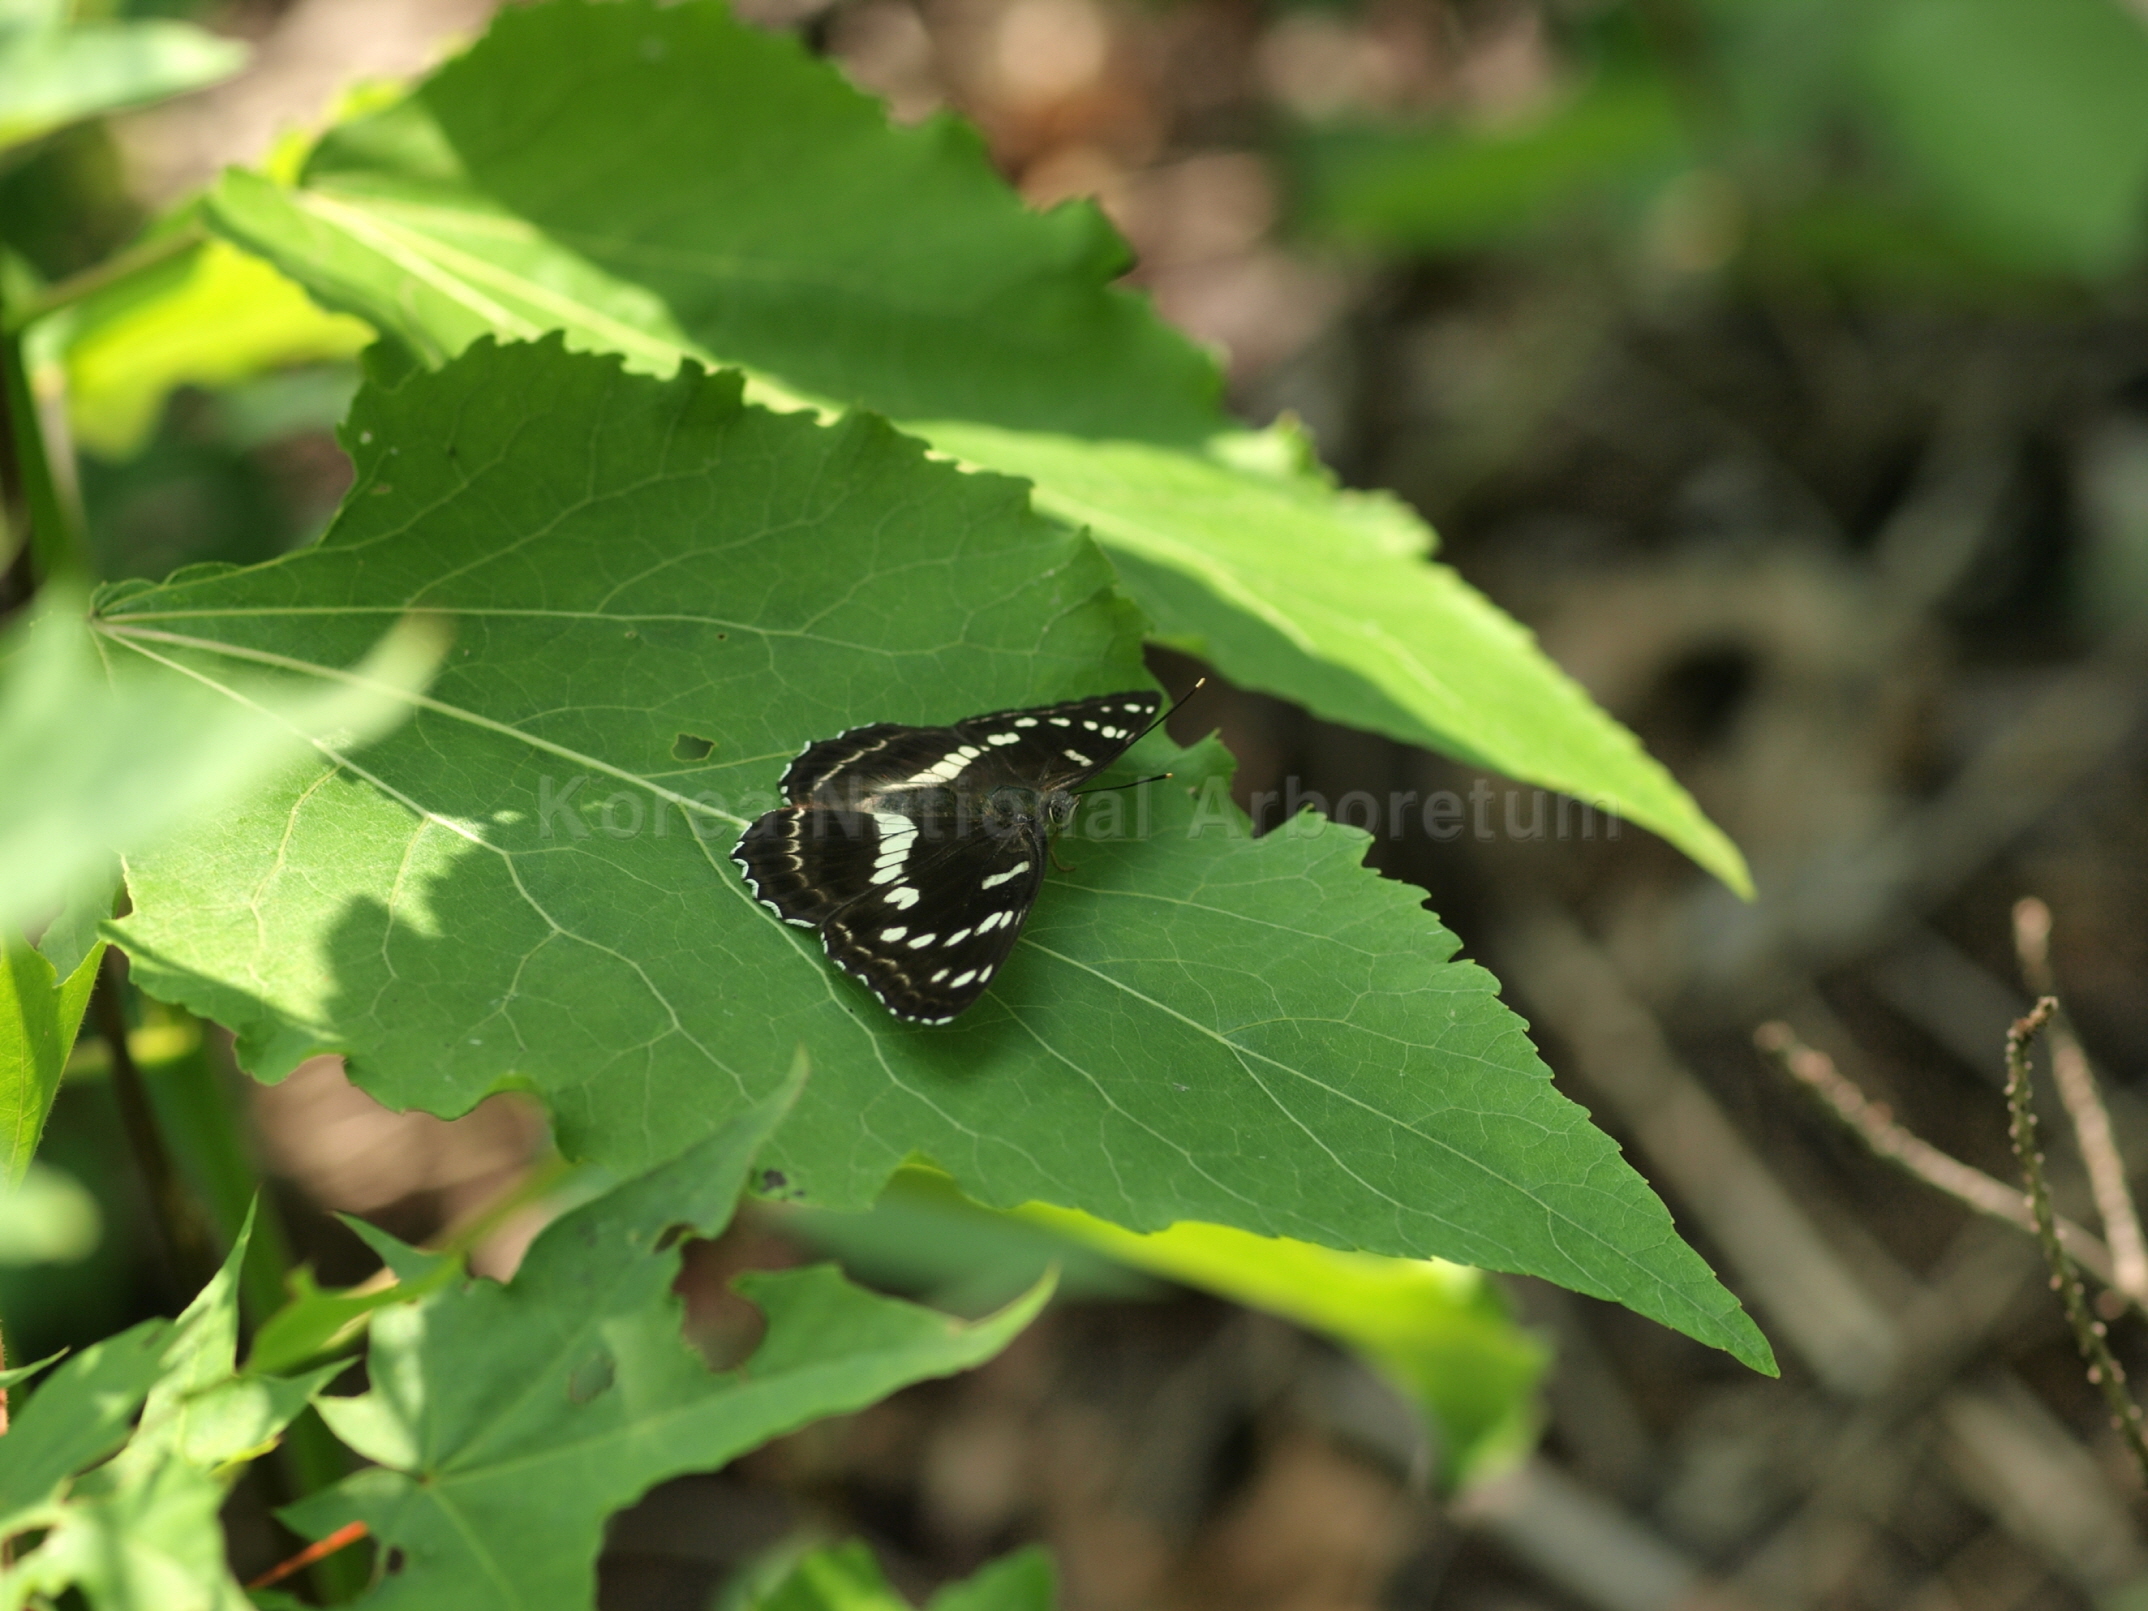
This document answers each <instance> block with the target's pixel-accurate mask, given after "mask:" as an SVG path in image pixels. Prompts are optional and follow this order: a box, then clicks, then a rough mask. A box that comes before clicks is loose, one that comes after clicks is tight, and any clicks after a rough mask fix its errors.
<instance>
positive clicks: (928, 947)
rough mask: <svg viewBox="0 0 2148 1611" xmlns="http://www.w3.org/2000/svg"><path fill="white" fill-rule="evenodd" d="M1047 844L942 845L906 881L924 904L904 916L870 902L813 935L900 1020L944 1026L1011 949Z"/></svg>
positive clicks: (1035, 887)
mask: <svg viewBox="0 0 2148 1611" xmlns="http://www.w3.org/2000/svg"><path fill="white" fill-rule="evenodd" d="M1045 854H1046V846H1045V841H1044V838H1043V835H1042V834H1039V835H1038V836H1037V838H1036V840H1035V841H1034V843H1033V844H1027V845H1025V844H1023V843H1022V842H1021V841H1020V840H1018V839H988V840H985V841H983V842H982V844H975V843H973V844H965V845H959V846H952V847H949V848H948V849H947V850H945V851H944V852H942V853H941V854H939V855H936V856H932V857H930V858H928V859H927V860H926V861H925V863H924V864H923V865H922V866H920V867H919V868H918V869H917V871H916V873H915V874H914V875H913V876H914V877H915V878H916V881H917V882H916V887H917V888H918V889H920V890H921V891H922V892H923V897H924V898H923V899H921V900H920V901H918V902H917V903H916V904H915V905H913V906H908V907H905V908H904V909H902V910H899V911H898V910H895V909H892V908H889V907H888V906H887V905H886V904H885V903H883V902H881V901H879V900H875V899H868V900H862V901H858V902H855V903H853V904H852V905H850V906H847V907H845V908H844V909H843V910H842V911H840V912H838V913H836V914H835V915H834V916H833V917H831V918H829V919H828V921H827V923H826V924H825V925H824V926H823V927H822V929H821V939H822V940H823V941H824V942H825V944H826V945H827V948H828V955H829V956H831V957H833V958H834V959H835V961H836V963H837V964H838V965H839V966H840V967H841V968H842V969H843V970H844V971H845V972H846V973H851V974H854V975H856V976H857V977H858V978H860V979H862V980H864V981H865V983H866V984H867V985H868V986H870V987H871V989H872V991H873V994H875V995H876V996H878V997H879V998H880V999H881V1001H882V1002H883V1003H885V1004H886V1006H887V1008H888V1010H889V1011H890V1012H892V1013H894V1014H895V1015H896V1016H897V1017H900V1018H910V1019H915V1020H917V1021H919V1022H921V1023H928V1024H944V1023H946V1022H947V1021H948V1020H949V1019H951V1018H953V1017H955V1016H956V1014H958V1013H960V1012H961V1011H962V1010H963V1009H964V1008H966V1007H968V1006H969V1005H970V1004H971V1003H972V1002H974V1001H975V1000H976V999H977V998H978V997H979V996H981V995H983V994H984V993H985V991H986V989H987V988H989V987H990V985H991V983H992V979H993V976H994V975H995V974H997V973H998V972H999V969H1000V965H1001V964H1002V963H1003V962H1005V961H1006V960H1007V957H1008V955H1009V954H1010V953H1011V952H1012V951H1013V950H1014V942H1015V940H1016V939H1017V938H1019V937H1020V935H1021V932H1022V925H1023V924H1024V923H1025V922H1027V921H1028V918H1029V909H1030V907H1031V906H1033V905H1034V904H1035V903H1036V898H1037V890H1038V887H1039V886H1040V885H1041V884H1042V883H1043V882H1044V860H1045Z"/></svg>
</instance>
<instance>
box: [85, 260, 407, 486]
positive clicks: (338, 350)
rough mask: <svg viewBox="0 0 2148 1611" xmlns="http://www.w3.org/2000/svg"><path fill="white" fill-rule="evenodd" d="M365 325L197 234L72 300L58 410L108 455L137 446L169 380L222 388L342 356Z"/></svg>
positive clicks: (357, 343) (365, 339)
mask: <svg viewBox="0 0 2148 1611" xmlns="http://www.w3.org/2000/svg"><path fill="white" fill-rule="evenodd" d="M372 339H373V331H372V328H371V327H370V326H369V325H366V324H363V323H361V322H360V321H359V320H356V319H353V318H351V317H350V316H349V315H347V314H339V313H324V312H323V311H322V310H321V309H320V307H319V306H318V305H317V304H315V303H314V302H313V301H312V300H311V299H310V298H308V297H307V296H306V294H305V292H303V291H302V290H300V289H299V288H298V287H297V286H296V285H294V284H292V283H291V281H289V280H288V279H286V278H284V276H282V275H281V274H278V273H277V272H276V271H275V269H273V268H271V267H270V266H269V265H268V264H267V263H266V262H264V261H263V260H262V259H260V258H258V257H254V256H252V255H250V254H248V253H245V252H241V251H239V250H238V249H237V248H236V247H234V246H231V245H230V244H229V243H227V242H224V241H220V240H211V241H207V242H204V243H203V244H202V245H201V246H199V247H197V248H195V249H194V250H193V251H191V252H188V253H186V254H184V255H183V256H181V257H179V258H177V259H174V260H171V261H168V262H165V263H162V264H159V265H158V266H157V268H156V269H155V270H154V271H152V272H150V273H147V274H144V275H142V276H139V277H138V278H137V279H136V280H133V281H130V282H129V283H127V284H124V285H122V286H119V287H115V288H114V289H113V290H112V291H111V292H109V293H107V294H105V295H103V296H99V297H95V298H92V299H90V300H88V301H86V302H85V303H83V304H82V305H80V306H79V307H77V308H76V310H75V313H74V317H73V319H72V321H71V322H70V325H69V328H68V332H67V345H66V365H67V418H68V423H69V426H70V427H71V429H72V430H73V432H74V436H75V440H76V441H77V442H79V443H80V444H81V445H82V446H83V447H85V448H87V449H88V450H89V451H91V452H92V453H97V454H101V455H103V456H104V457H106V458H109V459H117V458H126V457H128V456H130V455H132V454H134V453H136V452H138V451H139V450H140V449H141V447H142V445H143V444H144V443H145V442H146V441H147V440H148V438H149V434H150V432H151V431H153V430H155V429H156V424H157V419H158V416H159V415H160V414H161V413H162V411H163V407H164V400H165V399H166V398H167V397H169V396H170V395H171V393H172V392H173V390H175V389H176V388H178V387H180V386H205V387H219V386H229V385H231V384H233V383H234V382H237V381H240V380H245V379H247V378H249V377H251V376H254V375H258V374H260V373H262V372H263V371H264V370H268V369H274V368H278V367H282V366H284V365H290V364H302V363H313V362H318V361H321V360H324V359H332V358H350V357H354V356H356V355H357V353H358V352H359V351H360V350H361V349H363V348H364V347H365V346H366V345H367V343H369V342H370V341H372Z"/></svg>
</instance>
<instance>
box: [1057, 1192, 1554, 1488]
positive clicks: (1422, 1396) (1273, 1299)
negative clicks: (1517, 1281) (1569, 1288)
mask: <svg viewBox="0 0 2148 1611" xmlns="http://www.w3.org/2000/svg"><path fill="white" fill-rule="evenodd" d="M1019 1212H1020V1213H1021V1214H1022V1215H1023V1216H1024V1217H1026V1218H1029V1219H1031V1220H1033V1221H1035V1222H1037V1223H1040V1224H1043V1225H1048V1226H1050V1227H1052V1228H1053V1229H1054V1230H1056V1231H1058V1232H1059V1233H1060V1234H1061V1235H1063V1236H1066V1237H1067V1238H1069V1239H1070V1240H1072V1241H1074V1242H1076V1243H1079V1244H1082V1245H1085V1246H1088V1247H1093V1248H1098V1249H1100V1250H1102V1251H1104V1252H1107V1253H1110V1254H1111V1255H1113V1256H1114V1257H1115V1258H1119V1259H1122V1260H1124V1261H1125V1262H1126V1263H1128V1264H1131V1265H1133V1266H1134V1267H1135V1268H1136V1269H1142V1270H1148V1271H1151V1272H1153V1273H1154V1274H1157V1275H1163V1276H1169V1277H1170V1278H1171V1279H1173V1280H1175V1281H1183V1282H1185V1283H1186V1284H1187V1285H1188V1286H1194V1287H1199V1288H1201V1289H1203V1290H1204V1291H1208V1292H1213V1293H1215V1294H1217V1295H1218V1296H1219V1297H1224V1298H1229V1299H1231V1300H1232V1301H1234V1302H1237V1303H1243V1304H1246V1305H1249V1306H1250V1307H1253V1308H1256V1309H1265V1310H1267V1311H1268V1312H1269V1313H1271V1314H1278V1315H1282V1316H1283V1317H1284V1318H1286V1319H1289V1320H1295V1321H1297V1322H1298V1323H1299V1324H1300V1325H1302V1326H1305V1327H1307V1328H1308V1329H1310V1330H1313V1331H1317V1332H1321V1333H1323V1334H1324V1335H1326V1336H1329V1337H1332V1338H1334V1339H1335V1340H1336V1341H1337V1342H1340V1343H1343V1344H1345V1345H1346V1346H1348V1347H1351V1348H1354V1349H1356V1350H1357V1351H1358V1352H1359V1353H1361V1354H1363V1355H1364V1356H1365V1357H1366V1358H1367V1359H1368V1360H1370V1361H1371V1362H1372V1363H1373V1364H1374V1365H1375V1366H1376V1367H1377V1368H1378V1369H1379V1370H1381V1371H1382V1372H1383V1373H1384V1374H1385V1375H1386V1376H1387V1378H1388V1380H1389V1381H1391V1382H1392V1383H1393V1384H1394V1385H1395V1386H1396V1387H1397V1388H1399V1389H1400V1390H1401V1391H1402V1392H1403V1393H1404V1394H1406V1395H1407V1396H1408V1397H1409V1398H1410V1399H1412V1400H1413V1401H1414V1402H1415V1403H1417V1404H1418V1405H1419V1406H1420V1407H1421V1408H1422V1409H1423V1410H1424V1412H1425V1415H1426V1418H1427V1420H1428V1421H1429V1423H1430V1431H1431V1434H1432V1437H1433V1441H1434V1444H1435V1447H1436V1451H1437V1455H1436V1458H1437V1464H1438V1475H1439V1479H1440V1482H1441V1485H1442V1486H1443V1487H1446V1488H1449V1489H1453V1488H1458V1487H1460V1486H1462V1485H1464V1484H1466V1483H1469V1482H1474V1481H1477V1480H1479V1479H1481V1478H1483V1477H1485V1476H1488V1475H1491V1474H1492V1473H1495V1472H1497V1471H1499V1470H1501V1469H1503V1468H1505V1467H1507V1466H1509V1465H1511V1464H1512V1463H1513V1462H1514V1461H1515V1460H1517V1459H1519V1458H1520V1457H1521V1456H1522V1455H1524V1454H1526V1453H1528V1451H1529V1448H1530V1445H1531V1444H1532V1443H1533V1442H1534V1441H1535V1438H1536V1430H1537V1422H1538V1418H1539V1410H1538V1405H1537V1401H1536V1386H1537V1382H1538V1380H1539V1379H1540V1378H1541V1377H1542V1376H1543V1374H1544V1371H1545V1369H1546V1368H1547V1367H1548V1366H1549V1365H1550V1363H1551V1350H1550V1349H1549V1348H1548V1347H1547V1346H1546V1345H1545V1344H1544V1342H1543V1341H1542V1340H1541V1339H1540V1338H1537V1337H1534V1336H1532V1335H1531V1334H1530V1333H1528V1332H1526V1331H1524V1330H1522V1329H1521V1327H1519V1326H1517V1325H1516V1324H1515V1323H1514V1318H1513V1316H1512V1314H1511V1313H1510V1312H1509V1311H1508V1308H1507V1304H1506V1300H1505V1298H1504V1297H1503V1296H1502V1294H1501V1293H1500V1292H1499V1290H1498V1289H1497V1288H1496V1287H1494V1286H1493V1285H1492V1283H1491V1282H1490V1281H1489V1280H1487V1279H1486V1277H1485V1275H1484V1272H1483V1271H1481V1270H1473V1269H1470V1268H1469V1267H1468V1266H1466V1265H1459V1264H1449V1263H1446V1262H1444V1261H1441V1260H1434V1259H1381V1258H1372V1257H1370V1256H1368V1255H1366V1254H1363V1253H1345V1252H1338V1251H1337V1250H1335V1249H1333V1248H1326V1247H1315V1246H1312V1245H1311V1244H1309V1243H1305V1242H1293V1241H1289V1240H1279V1239H1276V1238H1273V1237H1265V1236H1251V1235H1248V1234H1247V1233H1246V1232H1244V1231H1239V1230H1233V1229H1231V1228H1230V1227H1229V1226H1225V1225H1194V1224H1181V1225H1174V1226H1172V1227H1171V1228H1170V1229H1169V1230H1166V1231H1157V1232H1154V1233H1152V1234H1150V1235H1147V1236H1140V1235H1136V1234H1135V1233H1134V1232H1132V1231H1127V1230H1122V1229H1120V1228H1119V1227H1118V1226H1116V1225H1109V1224H1106V1223H1104V1222H1103V1221H1102V1220H1098V1219H1095V1218H1093V1217H1091V1216H1089V1215H1086V1214H1077V1213H1073V1212H1071V1211H1069V1210H1067V1209H1059V1208H1048V1207H1046V1206H1044V1205H1042V1204H1035V1203H1033V1204H1030V1205H1029V1206H1027V1207H1025V1208H1023V1209H1021V1210H1020V1211H1019Z"/></svg>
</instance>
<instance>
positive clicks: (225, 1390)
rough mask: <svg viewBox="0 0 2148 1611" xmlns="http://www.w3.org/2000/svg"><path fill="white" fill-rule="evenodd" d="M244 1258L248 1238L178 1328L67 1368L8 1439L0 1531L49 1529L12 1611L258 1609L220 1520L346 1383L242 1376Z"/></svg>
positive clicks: (128, 1338) (3, 1587)
mask: <svg viewBox="0 0 2148 1611" xmlns="http://www.w3.org/2000/svg"><path fill="white" fill-rule="evenodd" d="M245 1256H246V1236H245V1235H244V1234H243V1233H242V1234H241V1235H240V1237H239V1239H238V1243H237V1245H236V1246H235V1247H234V1248H233V1249H232V1253H231V1256H230V1258H229V1259H227V1260H226V1261H225V1263H224V1266H223V1268H222V1269H221V1270H220V1271H219V1272H218V1273H217V1275H216V1276H215V1278H214V1279H213V1280H211V1281H210V1283H209V1284H208V1286H206V1287H204V1288H203V1289H202V1291H201V1294H200V1295H199V1296H198V1297H196V1298H195V1300H194V1301H193V1302H192V1303H191V1304H189V1305H188V1306H187V1309H186V1312H185V1313H183V1314H182V1315H180V1317H179V1318H178V1320H177V1321H175V1322H172V1323H171V1324H169V1325H167V1324H166V1323H165V1322H162V1321H148V1322H144V1323H143V1324H142V1325H139V1326H136V1327H135V1328H134V1329H133V1330H131V1331H128V1332H124V1333H122V1334H121V1335H120V1336H118V1337H114V1338H110V1339H108V1340H106V1341H105V1342H102V1343H98V1344H96V1345H94V1346H93V1347H91V1348H88V1349H85V1350H84V1351H83V1352H82V1353H81V1354H79V1355H77V1356H76V1357H75V1358H73V1359H70V1360H68V1361H67V1362H66V1363H65V1364H63V1365H62V1366H61V1367H60V1368H59V1369H58V1370H56V1371H54V1372H53V1373H52V1375H51V1376H50V1377H49V1378H48V1379H47V1380H46V1382H45V1383H44V1385H43V1386H42V1387H41V1388H39V1389H38V1391H37V1393H36V1394H35V1396H33V1397H32V1398H31V1400H30V1403H29V1407H28V1408H27V1409H26V1410H24V1411H23V1412H22V1414H21V1416H20V1418H19V1420H18V1421H17V1422H16V1424H15V1425H14V1426H13V1427H12V1428H11V1429H10V1431H9V1434H8V1436H7V1437H6V1438H5V1439H0V1532H4V1533H7V1534H15V1533H20V1532H22V1531H24V1530H26V1529H32V1528H35V1529H41V1530H43V1537H42V1538H41V1539H40V1540H39V1542H38V1544H37V1546H36V1547H35V1548H34V1549H31V1550H29V1551H28V1552H27V1553H25V1554H23V1555H22V1556H21V1557H20V1558H19V1559H17V1560H16V1561H15V1562H14V1564H13V1565H11V1566H10V1567H8V1568H7V1569H6V1570H5V1571H0V1605H4V1606H8V1607H18V1606H21V1605H24V1604H25V1603H26V1602H27V1601H28V1599H29V1597H30V1596H31V1595H33V1594H36V1595H46V1596H52V1595H58V1594H59V1593H61V1592H62V1591H63V1590H66V1589H69V1588H73V1589H75V1590H77V1591H79V1592H80V1593H81V1594H82V1595H83V1596H85V1597H86V1599H87V1601H88V1603H89V1604H90V1605H91V1606H92V1607H94V1608H95V1611H150V1608H152V1607H154V1608H156V1611H238V1608H241V1607H244V1606H245V1605H246V1604H247V1601H246V1597H245V1595H244V1594H243V1592H242V1591H241V1590H240V1588H239V1586H238V1584H237V1583H236V1582H235V1581H234V1580H233V1579H232V1577H231V1575H230V1571H229V1569H228V1568H227V1567H226V1566H225V1564H224V1535H223V1528H222V1526H221V1525H220V1523H219V1521H218V1514H217V1513H218V1510H219V1509H220V1507H221V1506H222V1504H223V1502H224V1497H225V1494H226V1492H227V1491H228V1489H229V1487H230V1484H231V1482H232V1480H233V1479H234V1478H235V1476H236V1475H237V1472H238V1469H239V1468H240V1466H241V1465H243V1463H244V1462H245V1461H247V1460H248V1459H251V1458H253V1457H254V1456H256V1455H259V1454H260V1453H262V1452H264V1451H265V1450H267V1449H268V1448H270V1447H271V1446H273V1444H274V1442H275V1439H276V1437H277V1435H278V1434H279V1433H280V1432H281V1431H282V1430H283V1428H284V1427H285V1426H287V1425H288V1424H289V1423H290V1421H291V1419H292V1417H293V1416H295V1415H296V1414H298V1412H299V1411H300V1410H301V1409H303V1408H304V1407H305V1405H306V1403H307V1401H308V1400H309V1399H310V1398H311V1397H312V1396H313V1394H314V1393H315V1392H316V1391H318V1390H319V1388H320V1387H321V1386H322V1384H323V1383H324V1382H325V1381H326V1379H327V1377H328V1376H329V1375H332V1374H333V1370H330V1371H326V1372H321V1373H317V1374H315V1375H312V1376H308V1377H299V1378H291V1379H285V1378H281V1377H272V1376H261V1375H257V1374H255V1373H252V1372H248V1373H246V1374H244V1375H241V1374H240V1373H239V1372H238V1371H237V1370H236V1368H235V1359H236V1350H237V1343H238V1324H239V1314H238V1270H239V1266H240V1264H241V1262H242V1261H243V1260H244V1258H245ZM137 1407H139V1408H140V1410H141V1419H140V1422H139V1424H138V1425H136V1426H135V1427H134V1428H133V1431H132V1435H131V1436H130V1435H129V1431H128V1423H129V1421H130V1420H132V1419H133V1417H134V1412H135V1410H136V1408H137ZM25 1434H27V1436H25ZM122 1441H124V1444H125V1446H124V1447H122V1448H119V1452H118V1453H117V1454H116V1455H113V1457H112V1458H111V1459H110V1460H104V1456H105V1455H107V1454H109V1453H111V1451H112V1450H113V1449H114V1448H115V1447H117V1446H119V1445H120V1444H121V1443H122ZM99 1461H103V1463H102V1464H99V1463H98V1462H99Z"/></svg>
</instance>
